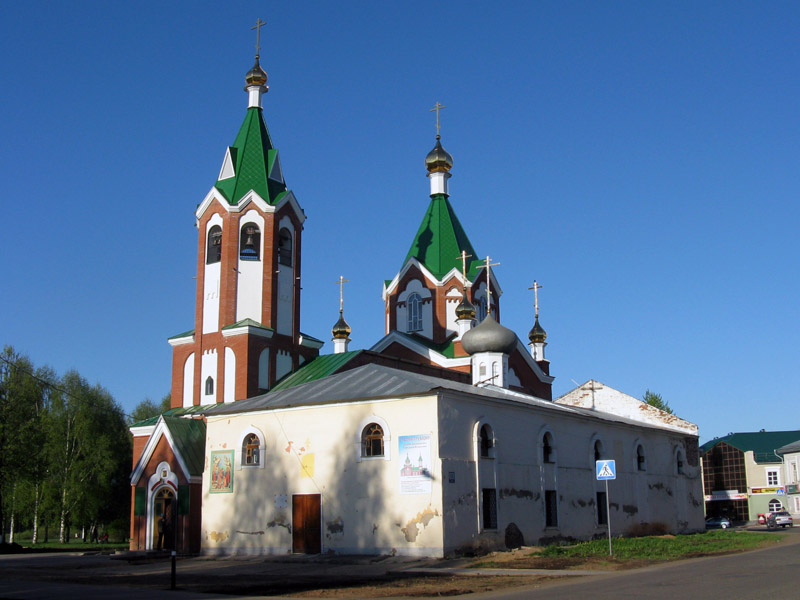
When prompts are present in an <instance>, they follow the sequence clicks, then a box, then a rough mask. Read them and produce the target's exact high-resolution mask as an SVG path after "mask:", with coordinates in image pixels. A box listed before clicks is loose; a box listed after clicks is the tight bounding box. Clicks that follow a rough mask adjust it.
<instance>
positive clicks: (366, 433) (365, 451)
mask: <svg viewBox="0 0 800 600" xmlns="http://www.w3.org/2000/svg"><path fill="white" fill-rule="evenodd" d="M373 428H377V429H378V430H379V431H380V434H379V435H378V434H377V433H373V431H372V430H371V429H373ZM376 440H380V453H379V454H371V450H370V449H371V448H372V444H370V443H369V442H370V441H371V442H374V441H376ZM383 457H384V433H383V427H381V426H380V423H376V422H375V421H372V422H371V423H368V424H367V426H366V427H364V429H362V430H361V458H367V459H369V458H383Z"/></svg>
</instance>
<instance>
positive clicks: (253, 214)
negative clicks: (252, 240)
mask: <svg viewBox="0 0 800 600" xmlns="http://www.w3.org/2000/svg"><path fill="white" fill-rule="evenodd" d="M248 223H254V224H255V225H257V226H258V230H259V232H260V240H261V242H260V243H259V248H258V253H259V254H258V258H259V259H258V260H242V259H241V258H239V261H238V270H239V272H238V276H237V278H236V320H237V321H241V320H243V319H253V321H255V322H256V323H261V321H262V320H263V317H262V316H261V310H262V302H261V295H262V291H263V284H264V256H263V253H264V248H263V246H264V242H263V240H264V217H262V216H261V215H260V214H258V212H257V211H255V210H249V211H247V213H245V215H244V216H243V217H242V218H241V219H240V221H239V243H240V244H241V239H242V236H244V235H245V234H244V232H243V231H242V230H243V229H244V227H245V226H246V225H247V224H248ZM237 252H238V248H237Z"/></svg>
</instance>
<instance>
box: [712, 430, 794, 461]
mask: <svg viewBox="0 0 800 600" xmlns="http://www.w3.org/2000/svg"><path fill="white" fill-rule="evenodd" d="M797 440H800V431H752V432H745V433H730V434H728V435H726V436H724V437H720V438H715V439H713V440H711V441H709V442H706V443H705V444H703V445H702V446H700V452H701V453H706V452H708V451H709V450H711V448H713V447H714V446H716V445H717V444H719V443H720V442H726V443H727V444H730V445H731V446H733V447H734V448H736V449H738V450H741V451H742V452H748V451H752V452H753V459H754V460H755V461H756V462H758V463H773V462H781V459H780V457H779V456H776V455H775V450H777V449H778V448H780V447H782V446H785V445H787V444H791V443H792V442H795V441H797Z"/></svg>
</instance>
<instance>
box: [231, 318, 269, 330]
mask: <svg viewBox="0 0 800 600" xmlns="http://www.w3.org/2000/svg"><path fill="white" fill-rule="evenodd" d="M237 327H258V328H259V329H266V330H267V331H275V330H274V329H272V327H265V326H264V325H262V324H261V323H259V322H258V321H254V320H253V319H242V320H241V321H236V323H231V324H230V325H225V327H223V328H222V329H236V328H237Z"/></svg>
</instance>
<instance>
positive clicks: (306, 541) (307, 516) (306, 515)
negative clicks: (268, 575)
mask: <svg viewBox="0 0 800 600" xmlns="http://www.w3.org/2000/svg"><path fill="white" fill-rule="evenodd" d="M292 552H298V553H300V554H319V553H320V552H322V510H321V496H320V495H319V494H297V495H294V496H292Z"/></svg>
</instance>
